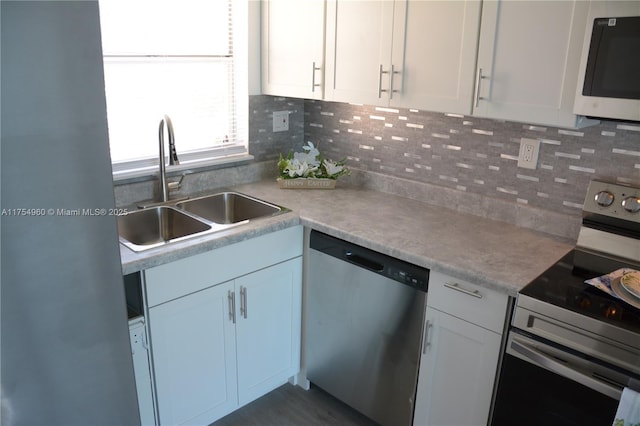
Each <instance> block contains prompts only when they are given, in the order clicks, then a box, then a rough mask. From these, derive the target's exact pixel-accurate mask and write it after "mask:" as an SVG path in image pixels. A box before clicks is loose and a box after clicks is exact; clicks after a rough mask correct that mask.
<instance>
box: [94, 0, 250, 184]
mask: <svg viewBox="0 0 640 426" xmlns="http://www.w3.org/2000/svg"><path fill="white" fill-rule="evenodd" d="M246 7H247V6H246V2H242V1H237V0H235V1H234V0H187V1H185V0H100V20H101V27H102V28H101V30H102V46H103V56H104V73H105V91H106V98H107V115H108V125H109V140H110V146H111V160H112V162H113V167H114V174H115V175H118V173H121V172H130V171H132V170H144V169H148V168H154V169H155V168H157V163H158V160H157V158H158V127H159V123H160V120H161V119H162V118H163V117H164V115H165V114H166V115H168V116H169V117H171V121H172V122H173V128H174V134H175V141H176V150H177V152H178V156H179V158H180V161H181V163H187V164H189V163H191V164H193V163H194V162H201V161H203V160H210V159H212V158H220V157H224V156H229V155H237V154H246V152H247V148H246V144H247V142H246V141H247V79H246V72H247V71H246V70H247V59H246V56H247V55H246V51H245V49H246V43H247V41H246V39H247V28H246V21H247V19H246V14H247V11H246ZM165 140H166V138H165ZM165 152H166V153H168V150H167V149H165ZM147 173H148V172H147Z"/></svg>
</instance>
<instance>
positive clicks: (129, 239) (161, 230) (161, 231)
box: [118, 206, 211, 251]
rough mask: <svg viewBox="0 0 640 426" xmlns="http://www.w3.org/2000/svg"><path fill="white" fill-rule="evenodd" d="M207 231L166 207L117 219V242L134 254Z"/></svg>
mask: <svg viewBox="0 0 640 426" xmlns="http://www.w3.org/2000/svg"><path fill="white" fill-rule="evenodd" d="M210 229H211V226H210V225H208V224H206V223H204V222H202V221H200V220H197V219H194V218H193V217H191V216H189V215H188V214H185V213H183V212H181V211H179V210H176V209H174V208H172V207H167V206H158V207H152V208H147V209H144V210H137V211H134V212H131V213H128V214H125V215H122V216H118V233H119V234H120V241H121V242H122V243H123V244H124V245H125V246H127V247H129V248H131V249H132V250H134V251H140V250H145V249H149V248H152V247H157V246H159V245H162V244H165V243H167V242H169V241H175V240H177V239H181V238H184V237H188V236H191V235H193V234H197V233H201V232H204V231H208V230H210Z"/></svg>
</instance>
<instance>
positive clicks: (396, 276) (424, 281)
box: [386, 266, 429, 291]
mask: <svg viewBox="0 0 640 426" xmlns="http://www.w3.org/2000/svg"><path fill="white" fill-rule="evenodd" d="M386 275H387V276H388V277H389V278H391V279H393V280H396V281H398V282H401V283H404V284H407V285H410V286H411V287H415V288H417V289H420V290H424V291H427V287H428V286H429V284H428V280H429V273H428V272H427V273H426V274H425V273H424V272H422V273H420V274H416V273H415V272H413V273H412V272H409V271H406V270H404V269H398V268H396V267H394V266H389V267H388V268H387V274H386Z"/></svg>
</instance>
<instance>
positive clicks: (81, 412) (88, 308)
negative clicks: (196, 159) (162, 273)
mask: <svg viewBox="0 0 640 426" xmlns="http://www.w3.org/2000/svg"><path fill="white" fill-rule="evenodd" d="M0 5H1V9H0V19H1V27H0V31H1V34H0V36H1V50H0V52H1V55H2V57H1V60H2V72H1V75H0V77H1V87H2V92H1V111H0V112H1V122H0V125H1V135H2V155H1V162H2V166H1V174H2V179H1V186H2V188H1V189H2V191H1V208H2V210H3V215H2V235H1V254H2V259H1V260H2V267H1V276H2V287H1V307H0V312H1V315H2V318H1V328H2V329H1V332H2V335H1V342H0V345H1V385H2V386H1V389H2V420H1V423H2V424H3V425H12V424H47V425H63V424H64V425H74V424H77V425H88V424H91V425H131V424H140V418H139V414H138V406H137V399H136V391H135V381H134V372H133V364H132V359H131V350H130V344H129V334H128V325H127V312H126V306H125V296H124V289H123V284H122V268H121V264H120V252H119V243H118V236H117V228H116V219H115V217H113V216H110V215H109V209H110V208H113V207H114V194H113V182H112V175H111V161H110V156H109V144H108V136H107V120H106V106H105V93H104V75H103V67H102V49H101V43H100V26H99V19H98V18H99V15H98V3H97V1H82V2H69V1H53V2H51V1H28V2H27V1H2V2H0ZM19 209H25V210H19ZM28 209H32V210H28ZM78 209H79V210H78ZM83 209H87V210H83ZM100 209H104V210H100Z"/></svg>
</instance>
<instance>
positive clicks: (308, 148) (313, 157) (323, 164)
mask: <svg viewBox="0 0 640 426" xmlns="http://www.w3.org/2000/svg"><path fill="white" fill-rule="evenodd" d="M302 149H303V150H304V152H293V151H290V152H289V154H288V155H287V157H283V156H282V154H280V160H279V161H278V171H279V172H280V178H282V179H297V178H311V179H323V178H324V179H338V178H339V177H340V176H343V175H348V174H349V173H350V170H349V168H348V167H347V166H345V165H344V160H342V161H333V160H329V159H326V158H324V157H323V156H322V154H320V151H319V150H318V148H316V147H315V146H314V145H313V143H312V142H307V145H304V146H303V147H302Z"/></svg>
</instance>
